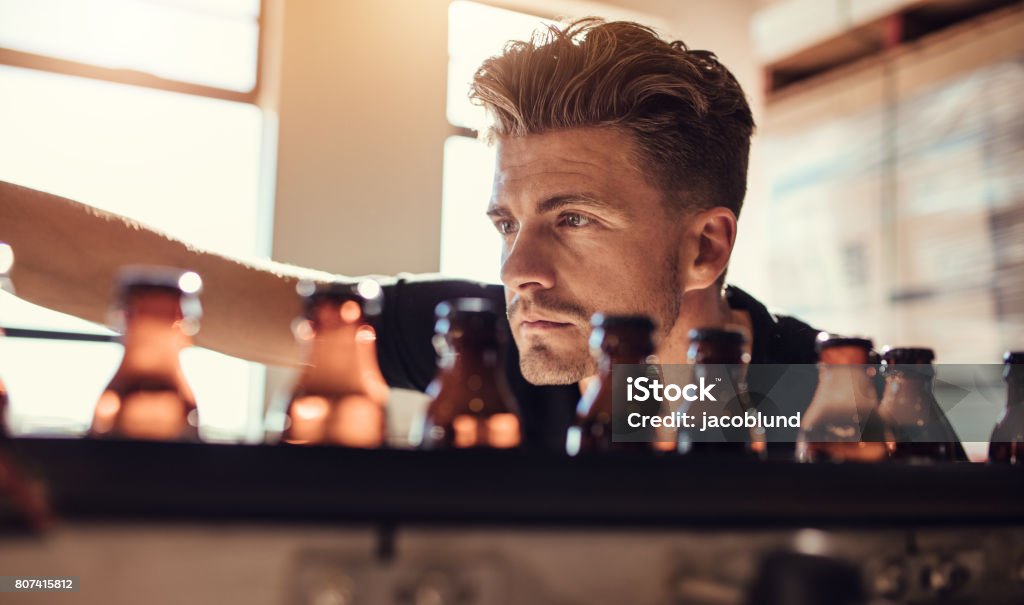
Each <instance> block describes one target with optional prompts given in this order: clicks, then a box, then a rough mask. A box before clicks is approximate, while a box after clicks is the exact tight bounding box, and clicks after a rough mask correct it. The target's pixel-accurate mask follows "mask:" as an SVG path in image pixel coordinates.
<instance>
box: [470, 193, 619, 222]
mask: <svg viewBox="0 0 1024 605" xmlns="http://www.w3.org/2000/svg"><path fill="white" fill-rule="evenodd" d="M566 206H590V207H592V208H601V209H607V210H617V209H616V208H615V206H613V205H612V204H609V203H608V202H606V201H604V200H602V199H600V198H599V197H598V196H596V195H594V194H592V193H586V192H577V193H562V194H558V195H553V196H551V197H549V198H546V199H544V200H543V201H542V202H540V203H539V204H537V208H536V213H537V214H545V213H547V212H554V211H556V210H560V209H562V208H564V207H566ZM487 216H489V217H491V218H507V217H510V216H512V213H511V212H510V211H509V209H508V208H507V207H506V206H502V205H498V204H494V205H491V206H490V207H488V208H487Z"/></svg>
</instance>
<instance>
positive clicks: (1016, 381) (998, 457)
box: [988, 351, 1024, 465]
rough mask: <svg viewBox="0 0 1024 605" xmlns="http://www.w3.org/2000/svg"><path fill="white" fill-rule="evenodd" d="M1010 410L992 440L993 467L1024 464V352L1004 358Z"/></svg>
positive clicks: (1007, 404) (1004, 372)
mask: <svg viewBox="0 0 1024 605" xmlns="http://www.w3.org/2000/svg"><path fill="white" fill-rule="evenodd" d="M1003 362H1004V363H1005V366H1004V368H1003V378H1005V379H1006V410H1005V411H1004V412H1003V414H1002V416H1000V417H999V421H998V422H997V423H996V427H995V429H993V431H992V438H991V439H989V446H988V460H989V462H990V463H993V464H1017V465H1024V351H1014V352H1010V353H1007V354H1006V355H1005V356H1004V357H1003Z"/></svg>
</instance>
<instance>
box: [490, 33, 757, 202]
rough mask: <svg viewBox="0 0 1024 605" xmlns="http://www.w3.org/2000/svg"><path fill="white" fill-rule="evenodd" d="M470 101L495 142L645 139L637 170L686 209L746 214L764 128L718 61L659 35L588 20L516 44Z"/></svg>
mask: <svg viewBox="0 0 1024 605" xmlns="http://www.w3.org/2000/svg"><path fill="white" fill-rule="evenodd" d="M470 98H471V99H473V100H474V101H475V102H477V103H478V104H481V105H483V106H484V107H485V108H486V109H487V110H488V113H489V114H490V116H491V118H492V119H493V124H492V125H491V127H490V130H489V132H487V133H485V134H486V136H487V137H488V138H493V137H495V136H522V135H527V134H534V133H541V132H545V131H550V130H558V129H563V128H579V127H602V126H604V127H614V128H619V129H622V130H623V131H625V132H628V133H631V134H632V135H633V136H634V137H635V141H636V143H637V147H638V150H639V154H640V156H641V157H639V158H637V166H645V165H653V166H656V167H657V169H656V170H655V172H654V174H650V175H649V176H650V178H651V179H652V184H653V185H656V186H658V187H660V188H661V189H662V190H663V191H665V193H666V199H667V200H668V201H669V203H671V204H673V205H674V206H677V207H690V206H699V207H710V206H725V207H727V208H730V209H731V210H732V211H733V212H734V213H736V215H739V212H740V208H741V206H742V205H743V197H744V195H745V193H746V188H747V157H748V155H749V151H750V135H751V134H752V133H753V130H754V120H753V117H752V116H751V114H750V107H749V106H748V105H747V100H746V98H745V97H744V95H743V90H742V89H741V88H740V85H739V83H738V82H736V78H735V77H733V75H732V74H731V73H730V72H729V70H728V69H726V68H725V67H724V66H723V65H722V64H721V63H719V62H718V59H717V58H716V57H715V55H714V54H712V53H710V52H708V51H703V50H689V49H688V48H687V47H686V44H684V43H683V42H681V41H675V42H666V41H664V40H662V39H661V38H660V37H658V35H657V34H656V33H655V32H654V30H652V29H651V28H649V27H645V26H643V25H639V24H637V23H631V22H625V21H613V22H605V21H604V20H602V19H596V18H587V19H581V20H578V21H574V22H572V23H569V24H568V25H565V26H564V27H558V26H549V27H548V28H547V29H546V30H543V31H541V32H538V33H537V34H535V35H534V37H533V39H532V40H530V41H514V42H509V43H508V45H507V46H506V47H505V51H504V53H503V54H501V55H499V56H496V57H492V58H490V59H488V60H487V61H485V62H484V64H483V65H482V66H481V67H480V69H479V70H477V72H476V75H475V76H474V78H473V85H472V90H471V92H470Z"/></svg>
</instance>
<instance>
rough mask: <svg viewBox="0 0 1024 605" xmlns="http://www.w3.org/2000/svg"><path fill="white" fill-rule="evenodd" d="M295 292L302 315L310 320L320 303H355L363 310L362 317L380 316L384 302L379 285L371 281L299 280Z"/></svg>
mask: <svg viewBox="0 0 1024 605" xmlns="http://www.w3.org/2000/svg"><path fill="white" fill-rule="evenodd" d="M295 292H296V293H297V294H298V295H299V296H300V297H301V298H302V313H303V315H304V316H305V317H306V318H310V319H311V318H312V314H313V309H314V308H315V307H316V306H317V305H318V304H320V303H324V302H331V303H339V304H340V303H343V302H346V301H350V300H351V301H355V302H357V303H359V307H360V308H361V309H362V310H363V316H365V317H376V316H377V315H380V312H381V309H382V307H383V302H384V293H383V290H382V289H381V287H380V284H379V283H377V282H376V281H374V280H372V279H363V280H359V281H357V282H314V281H312V280H305V279H304V280H300V281H299V283H298V284H296V285H295Z"/></svg>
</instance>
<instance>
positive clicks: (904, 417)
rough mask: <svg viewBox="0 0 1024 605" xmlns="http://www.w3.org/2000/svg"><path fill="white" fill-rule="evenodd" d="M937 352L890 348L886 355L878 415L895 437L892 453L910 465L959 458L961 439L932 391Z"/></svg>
mask: <svg viewBox="0 0 1024 605" xmlns="http://www.w3.org/2000/svg"><path fill="white" fill-rule="evenodd" d="M934 359H935V352H934V351H932V350H931V349H922V348H891V349H889V348H887V349H886V350H885V351H884V352H883V354H882V361H883V363H884V375H885V391H884V394H883V396H882V402H881V404H880V405H879V407H878V414H879V416H880V417H881V418H882V421H883V422H884V423H885V426H886V428H887V429H888V431H889V433H890V434H891V435H892V439H893V440H892V441H891V442H890V443H889V445H888V448H889V453H890V455H891V456H892V458H893V459H895V460H903V461H907V462H928V461H947V462H951V461H953V460H955V459H956V458H957V449H958V447H959V445H958V444H959V441H960V440H959V439H958V438H957V436H956V433H955V432H954V431H953V427H952V426H951V425H950V424H949V420H948V419H947V418H946V415H945V414H944V413H943V412H942V408H940V407H939V404H938V402H937V401H936V400H935V395H934V393H933V392H932V382H933V379H934V378H935V368H934V366H932V361H934Z"/></svg>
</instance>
